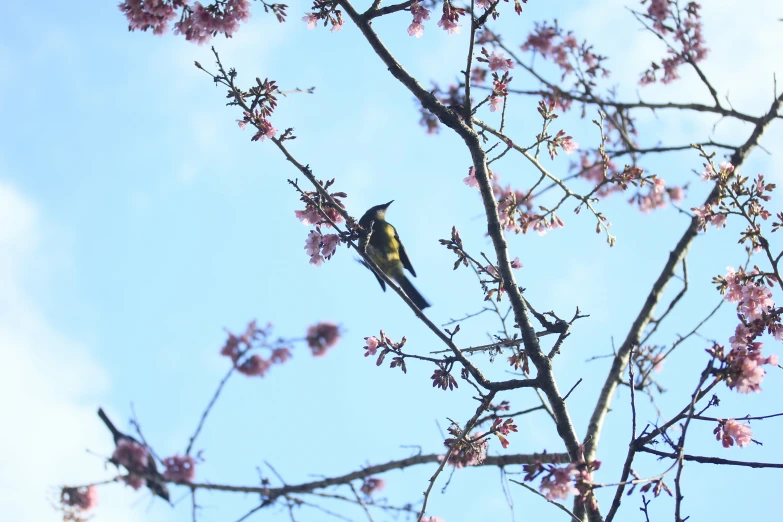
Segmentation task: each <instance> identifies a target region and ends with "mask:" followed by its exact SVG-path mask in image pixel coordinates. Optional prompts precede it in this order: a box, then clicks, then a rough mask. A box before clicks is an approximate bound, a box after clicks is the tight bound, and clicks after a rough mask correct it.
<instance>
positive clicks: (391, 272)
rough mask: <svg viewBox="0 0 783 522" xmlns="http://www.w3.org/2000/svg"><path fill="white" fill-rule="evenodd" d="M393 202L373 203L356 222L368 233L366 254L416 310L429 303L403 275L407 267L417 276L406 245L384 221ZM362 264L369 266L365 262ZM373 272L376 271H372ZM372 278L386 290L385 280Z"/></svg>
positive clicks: (389, 224) (423, 307)
mask: <svg viewBox="0 0 783 522" xmlns="http://www.w3.org/2000/svg"><path fill="white" fill-rule="evenodd" d="M392 203H394V200H392V201H389V202H388V203H384V204H383V205H375V206H374V207H372V208H370V209H369V210H368V211H367V212H365V213H364V215H363V216H362V217H361V219H360V220H359V225H361V227H362V228H363V229H364V230H365V231H366V233H368V234H370V240H369V241H368V242H367V254H368V255H369V256H370V258H371V259H372V260H373V261H375V264H377V265H378V267H379V268H380V269H381V270H383V273H384V274H386V275H387V276H389V277H390V278H391V279H393V280H394V281H396V282H397V284H398V285H400V287H401V288H402V289H403V291H404V292H405V293H406V294H407V295H408V297H409V298H410V300H411V301H413V304H415V305H416V306H417V307H418V308H419V310H424V309H425V308H427V307H428V306H430V304H429V303H428V302H427V300H426V299H424V297H422V295H421V294H420V293H419V291H418V290H416V288H415V287H414V286H413V284H412V283H411V282H410V280H408V278H407V277H406V276H405V272H404V269H406V268H407V269H408V271H409V272H410V273H411V275H412V276H413V277H416V271H415V270H414V269H413V265H411V260H410V259H409V258H408V253H407V252H406V251H405V247H404V246H402V242H401V241H400V236H399V235H398V234H397V230H396V229H395V228H394V227H393V226H392V225H391V223H389V222H387V221H386V210H387V209H388V208H389V205H391V204H392ZM362 264H364V265H365V266H367V268H370V267H369V266H368V265H367V263H365V262H364V261H362ZM373 273H374V274H375V272H373ZM375 277H376V279H378V282H379V283H380V284H381V288H382V289H383V291H384V292H385V291H386V283H384V281H383V279H381V278H380V277H379V276H378V274H375Z"/></svg>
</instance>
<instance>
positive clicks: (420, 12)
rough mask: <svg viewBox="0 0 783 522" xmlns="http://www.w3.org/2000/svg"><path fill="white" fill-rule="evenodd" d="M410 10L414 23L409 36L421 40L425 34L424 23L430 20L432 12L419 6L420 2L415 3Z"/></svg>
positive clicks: (409, 30) (410, 27)
mask: <svg viewBox="0 0 783 522" xmlns="http://www.w3.org/2000/svg"><path fill="white" fill-rule="evenodd" d="M410 9H411V14H412V15H413V23H411V25H410V26H409V27H408V35H409V36H415V37H416V38H421V37H422V35H423V34H424V24H423V22H424V21H425V20H429V19H430V10H429V9H427V8H426V7H423V6H421V5H419V2H413V3H412V4H411V7H410Z"/></svg>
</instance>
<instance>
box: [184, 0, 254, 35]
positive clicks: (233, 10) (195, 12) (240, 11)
mask: <svg viewBox="0 0 783 522" xmlns="http://www.w3.org/2000/svg"><path fill="white" fill-rule="evenodd" d="M249 19H250V2H249V0H226V1H225V2H216V3H214V4H210V5H208V6H207V7H204V6H203V5H202V4H201V3H200V2H195V3H194V4H193V7H189V8H187V10H186V13H185V15H184V17H183V19H182V20H180V21H179V22H177V23H175V24H174V34H182V35H185V39H186V40H188V41H193V42H196V43H197V44H199V45H200V44H203V43H206V42H208V41H209V40H210V39H211V38H212V37H213V36H216V35H217V34H218V33H223V34H225V35H226V37H227V38H231V36H232V35H233V34H234V33H235V32H237V30H239V25H240V23H241V22H247V21H248V20H249Z"/></svg>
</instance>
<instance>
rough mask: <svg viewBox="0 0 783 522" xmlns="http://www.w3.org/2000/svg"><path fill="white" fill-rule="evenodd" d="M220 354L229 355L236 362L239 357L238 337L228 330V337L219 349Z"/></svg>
mask: <svg viewBox="0 0 783 522" xmlns="http://www.w3.org/2000/svg"><path fill="white" fill-rule="evenodd" d="M220 355H225V356H226V357H231V360H233V361H234V362H236V360H237V358H238V357H239V337H237V336H236V335H234V334H232V333H231V332H228V339H226V344H224V345H223V347H222V348H221V349H220Z"/></svg>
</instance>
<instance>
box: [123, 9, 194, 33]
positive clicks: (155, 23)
mask: <svg viewBox="0 0 783 522" xmlns="http://www.w3.org/2000/svg"><path fill="white" fill-rule="evenodd" d="M188 1H190V0H125V1H124V2H122V3H121V4H120V5H119V8H120V11H122V12H123V13H125V17H126V18H127V19H128V30H129V31H136V30H139V31H146V30H148V29H152V32H153V34H157V35H162V34H163V33H165V32H166V31H168V29H169V22H170V21H172V20H174V19H175V18H176V17H177V9H179V8H181V7H183V6H184V5H186V4H187V3H188Z"/></svg>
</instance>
